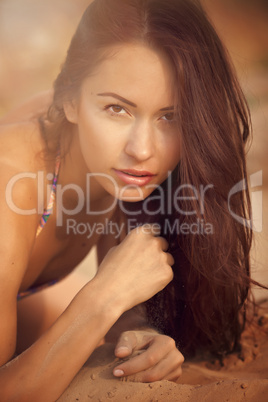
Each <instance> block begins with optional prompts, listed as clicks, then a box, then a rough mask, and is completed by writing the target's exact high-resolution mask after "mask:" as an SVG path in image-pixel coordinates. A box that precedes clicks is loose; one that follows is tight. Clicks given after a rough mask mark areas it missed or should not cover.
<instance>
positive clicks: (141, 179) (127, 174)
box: [114, 169, 155, 187]
mask: <svg viewBox="0 0 268 402" xmlns="http://www.w3.org/2000/svg"><path fill="white" fill-rule="evenodd" d="M114 171H115V173H116V175H117V176H118V177H119V178H120V179H121V180H122V181H123V182H124V183H126V184H129V185H133V186H139V187H141V186H145V185H146V184H148V183H150V181H151V180H152V179H153V177H154V176H155V175H154V174H153V173H151V172H148V171H145V170H136V169H124V170H117V169H114Z"/></svg>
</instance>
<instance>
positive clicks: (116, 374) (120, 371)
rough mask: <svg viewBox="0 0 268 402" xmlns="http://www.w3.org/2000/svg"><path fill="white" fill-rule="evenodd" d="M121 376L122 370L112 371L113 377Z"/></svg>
mask: <svg viewBox="0 0 268 402" xmlns="http://www.w3.org/2000/svg"><path fill="white" fill-rule="evenodd" d="M122 375H124V371H123V370H119V369H117V370H114V376H115V377H121V376H122Z"/></svg>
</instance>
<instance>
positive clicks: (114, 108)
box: [105, 105, 127, 115]
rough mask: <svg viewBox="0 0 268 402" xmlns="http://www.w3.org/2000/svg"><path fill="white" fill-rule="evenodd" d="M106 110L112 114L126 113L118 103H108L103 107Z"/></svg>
mask: <svg viewBox="0 0 268 402" xmlns="http://www.w3.org/2000/svg"><path fill="white" fill-rule="evenodd" d="M105 109H106V110H109V112H111V113H112V114H114V115H121V114H125V113H127V112H126V110H125V109H124V108H123V107H122V106H120V105H108V106H106V107H105Z"/></svg>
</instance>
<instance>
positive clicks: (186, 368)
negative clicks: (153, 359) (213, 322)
mask: <svg viewBox="0 0 268 402" xmlns="http://www.w3.org/2000/svg"><path fill="white" fill-rule="evenodd" d="M241 344H242V349H241V352H239V353H235V354H231V355H229V356H227V357H226V358H225V359H224V360H223V362H222V364H220V362H219V361H218V360H213V359H211V358H210V359H205V360H201V359H200V360H198V359H197V358H195V360H194V361H187V360H186V361H185V363H184V364H183V374H182V376H181V378H180V380H179V381H178V383H173V382H170V381H158V382H154V383H149V384H148V383H141V382H137V381H135V376H132V377H129V378H125V379H124V380H122V379H116V378H114V377H113V374H112V370H113V368H114V367H115V366H116V365H117V364H118V363H119V362H120V361H119V359H117V358H115V357H114V353H113V352H114V345H113V344H105V345H102V346H100V347H99V348H98V349H96V350H95V352H94V353H93V355H92V356H91V357H90V358H89V360H88V361H87V362H86V364H85V365H84V367H83V368H82V369H81V371H80V372H79V373H78V375H77V376H76V377H75V378H74V380H73V381H72V383H71V384H70V386H69V387H68V389H67V390H66V391H65V392H64V394H63V395H62V397H61V398H60V399H59V401H61V402H63V401H64V402H71V401H72V402H73V401H80V402H83V401H96V402H104V401H109V400H111V401H114V402H121V401H139V402H157V401H171V402H173V401H174V402H175V401H180V402H186V401H187V402H199V401H205V402H217V401H219V402H225V401H226V402H227V401H228V402H240V401H252V402H256V401H258V402H267V400H268V301H267V302H265V303H262V305H261V309H260V311H259V313H258V315H257V316H256V317H255V318H254V321H253V324H252V325H251V326H250V327H248V328H247V329H246V330H245V331H244V333H243V336H242V342H241Z"/></svg>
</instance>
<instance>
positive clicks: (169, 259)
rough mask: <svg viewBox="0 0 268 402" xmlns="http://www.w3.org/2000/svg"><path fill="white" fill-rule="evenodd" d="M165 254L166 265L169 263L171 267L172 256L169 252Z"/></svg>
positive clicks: (172, 263) (172, 262)
mask: <svg viewBox="0 0 268 402" xmlns="http://www.w3.org/2000/svg"><path fill="white" fill-rule="evenodd" d="M166 254H167V263H168V265H170V266H171V267H172V265H174V263H175V261H174V258H173V256H172V255H171V254H170V253H166Z"/></svg>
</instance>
